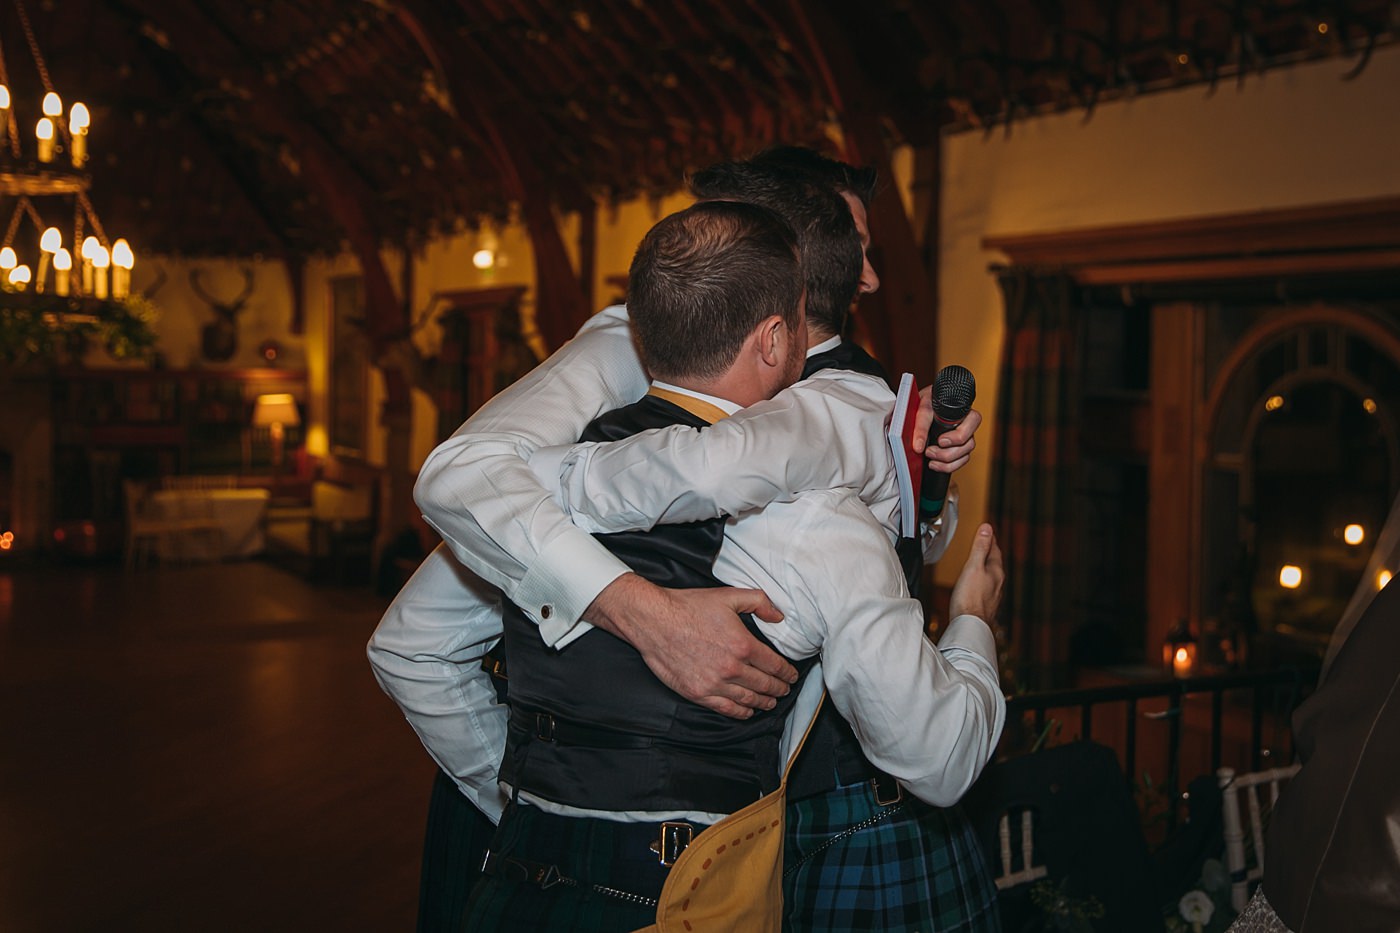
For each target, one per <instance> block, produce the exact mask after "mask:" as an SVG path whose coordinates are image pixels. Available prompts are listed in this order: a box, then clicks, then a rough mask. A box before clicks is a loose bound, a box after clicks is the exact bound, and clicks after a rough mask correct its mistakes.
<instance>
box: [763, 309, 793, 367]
mask: <svg viewBox="0 0 1400 933" xmlns="http://www.w3.org/2000/svg"><path fill="white" fill-rule="evenodd" d="M790 339H792V335H791V334H789V333H788V329H787V324H786V323H784V321H783V318H782V316H781V315H778V314H774V315H772V316H771V317H767V318H764V320H763V323H761V324H759V325H758V343H757V347H756V348H757V350H758V355H759V356H760V357H761V358H762V359H763V362H764V364H765V365H767V366H782V365H784V363H785V361H786V360H787V341H788V340H790Z"/></svg>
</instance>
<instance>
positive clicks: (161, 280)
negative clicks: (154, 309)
mask: <svg viewBox="0 0 1400 933" xmlns="http://www.w3.org/2000/svg"><path fill="white" fill-rule="evenodd" d="M164 284H165V268H164V267H163V266H162V267H160V268H157V269H156V279H155V281H154V282H152V283H151V284H149V285H147V286H146V287H145V288H143V289H141V297H142V298H144V299H146V300H147V301H154V300H155V297H156V292H158V291H160V287H161V286H162V285H164Z"/></svg>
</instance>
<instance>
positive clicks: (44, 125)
mask: <svg viewBox="0 0 1400 933" xmlns="http://www.w3.org/2000/svg"><path fill="white" fill-rule="evenodd" d="M34 135H35V136H37V137H38V139H39V161H40V162H52V161H53V121H52V120H50V119H49V118H48V117H44V118H43V119H41V120H40V121H39V125H38V126H36V127H35V128H34Z"/></svg>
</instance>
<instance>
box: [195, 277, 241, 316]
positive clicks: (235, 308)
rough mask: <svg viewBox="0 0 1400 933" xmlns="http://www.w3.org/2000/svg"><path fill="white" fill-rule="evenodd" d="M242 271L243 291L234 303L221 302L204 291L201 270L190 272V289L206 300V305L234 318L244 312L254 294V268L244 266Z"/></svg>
mask: <svg viewBox="0 0 1400 933" xmlns="http://www.w3.org/2000/svg"><path fill="white" fill-rule="evenodd" d="M240 271H241V272H242V273H243V290H242V291H241V292H239V293H238V297H237V298H235V299H233V300H232V301H219V300H218V299H217V298H215V297H214V296H213V295H211V294H209V292H207V291H206V290H205V289H204V286H203V285H202V284H201V283H200V270H199V269H191V270H190V288H192V289H194V291H195V294H197V295H199V297H200V298H202V299H204V301H205V303H206V304H208V305H209V307H211V308H213V309H214V310H215V311H216V312H218V313H219V314H221V315H224V316H226V317H232V316H233V315H235V314H237V313H238V312H239V311H242V310H243V305H244V303H245V302H247V300H248V296H249V295H251V294H253V270H252V268H251V267H249V266H244V267H243V268H242V269H241V270H240Z"/></svg>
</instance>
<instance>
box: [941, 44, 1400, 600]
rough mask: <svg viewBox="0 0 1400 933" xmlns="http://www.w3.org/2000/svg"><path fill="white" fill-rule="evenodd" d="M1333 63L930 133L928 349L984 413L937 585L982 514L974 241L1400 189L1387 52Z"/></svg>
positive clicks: (1392, 54)
mask: <svg viewBox="0 0 1400 933" xmlns="http://www.w3.org/2000/svg"><path fill="white" fill-rule="evenodd" d="M1352 64H1353V63H1352V62H1348V61H1344V60H1331V61H1324V62H1319V63H1311V64H1304V65H1296V66H1293V67H1289V68H1280V69H1278V70H1274V71H1269V72H1268V73H1266V74H1265V75H1263V76H1262V77H1261V76H1257V75H1251V76H1250V77H1248V78H1247V79H1246V80H1245V82H1244V85H1243V87H1237V86H1236V84H1235V82H1234V81H1233V80H1231V81H1226V82H1222V83H1221V84H1220V86H1219V87H1218V88H1217V89H1216V90H1215V92H1214V94H1211V93H1209V92H1208V91H1207V89H1206V88H1204V87H1193V88H1187V89H1184V90H1178V91H1169V92H1163V93H1158V94H1151V95H1146V96H1142V97H1139V98H1137V99H1135V100H1130V101H1122V102H1117V103H1111V104H1107V105H1102V106H1100V107H1099V108H1098V109H1097V110H1095V112H1094V114H1093V116H1092V117H1090V118H1089V119H1088V120H1085V118H1084V115H1083V114H1082V113H1067V114H1059V115H1053V116H1043V117H1039V118H1035V119H1031V120H1026V121H1021V122H1018V123H1017V124H1016V125H1015V126H1014V127H1013V129H1012V131H1011V134H1010V136H1007V135H1006V134H1005V133H1004V132H1002V131H1000V130H998V131H997V132H995V133H992V134H990V135H987V134H984V133H982V132H980V131H978V132H964V133H958V134H954V135H949V136H947V137H945V139H944V140H943V171H944V176H943V197H942V205H941V215H940V216H941V223H942V244H941V253H940V294H939V299H940V302H939V303H940V307H941V308H942V314H941V318H940V328H939V347H940V352H941V353H942V354H943V356H944V357H945V360H944V362H961V363H963V364H964V365H967V366H968V367H969V368H971V369H972V370H973V372H974V373H975V374H976V375H977V384H978V396H977V407H978V408H979V409H980V410H981V411H982V412H983V413H984V414H986V415H987V416H988V423H987V424H986V425H985V426H984V428H983V429H982V431H981V434H980V441H981V447H980V448H979V450H978V452H977V454H976V455H975V457H974V460H973V462H972V464H971V465H970V466H969V467H968V468H967V469H966V470H964V471H963V472H962V473H960V475H959V483H960V485H961V487H962V491H963V506H962V522H963V531H962V532H961V533H959V535H958V537H957V539H956V540H955V541H954V543H953V546H952V549H951V550H950V551H949V556H948V559H946V560H945V561H944V562H943V564H942V565H941V567H940V572H939V575H938V576H939V579H940V580H942V581H944V582H951V581H952V580H953V579H954V578H955V575H956V574H955V571H956V570H957V568H958V566H959V565H960V563H961V560H962V559H963V557H964V556H965V555H966V552H967V547H968V544H969V542H970V540H971V533H970V529H971V528H973V527H975V524H976V523H977V522H979V521H981V520H983V517H984V516H985V514H986V502H987V484H988V478H989V471H988V464H989V462H990V458H991V455H992V454H993V453H994V451H993V450H992V444H991V440H992V436H993V432H994V430H995V425H994V424H993V423H991V421H992V420H993V419H992V414H993V413H994V412H995V410H996V398H997V384H996V378H995V374H996V372H997V367H998V364H999V358H998V354H999V351H1000V348H1001V340H1002V333H1003V325H1002V302H1001V298H1000V295H999V293H998V291H997V288H996V285H995V283H994V281H993V279H992V277H991V275H990V274H988V272H987V266H988V264H989V263H992V262H996V261H1004V259H1005V257H1002V256H1000V255H998V254H993V253H991V252H988V251H987V250H984V249H983V248H982V246H981V241H982V238H983V237H986V236H991V235H997V234H1012V233H1042V232H1053V231H1061V230H1068V229H1073V228H1076V227H1097V226H1102V225H1105V224H1124V223H1139V222H1143V223H1145V222H1150V221H1157V220H1168V219H1173V218H1184V217H1197V216H1202V215H1209V214H1234V213H1241V212H1247V211H1254V210H1263V209H1268V208H1284V207H1294V206H1301V205H1311V204H1326V203H1331V202H1339V201H1353V200H1360V199H1365V198H1372V197H1382V196H1394V195H1400V93H1397V90H1400V48H1397V47H1390V48H1387V49H1383V50H1381V51H1378V52H1376V53H1375V55H1374V57H1373V58H1372V60H1371V62H1370V65H1369V66H1368V67H1367V69H1366V70H1365V71H1364V72H1363V73H1362V74H1361V75H1360V76H1359V77H1358V78H1356V79H1355V80H1352V81H1343V80H1341V75H1342V74H1343V73H1345V72H1346V71H1348V70H1349V69H1350V68H1351V67H1352Z"/></svg>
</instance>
